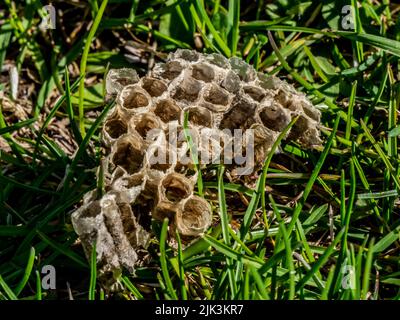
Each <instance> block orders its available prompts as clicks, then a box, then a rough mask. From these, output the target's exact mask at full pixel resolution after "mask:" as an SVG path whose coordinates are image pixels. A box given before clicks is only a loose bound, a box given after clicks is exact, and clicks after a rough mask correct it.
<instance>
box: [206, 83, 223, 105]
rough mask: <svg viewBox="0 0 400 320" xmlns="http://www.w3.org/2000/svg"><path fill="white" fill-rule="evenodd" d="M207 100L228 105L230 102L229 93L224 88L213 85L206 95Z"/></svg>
mask: <svg viewBox="0 0 400 320" xmlns="http://www.w3.org/2000/svg"><path fill="white" fill-rule="evenodd" d="M204 99H205V100H206V101H207V102H210V103H212V104H220V105H223V106H226V105H227V104H228V103H229V94H228V92H226V91H225V90H224V89H222V88H220V87H218V86H216V85H213V86H211V88H210V89H209V90H208V91H207V93H206V94H205V96H204Z"/></svg>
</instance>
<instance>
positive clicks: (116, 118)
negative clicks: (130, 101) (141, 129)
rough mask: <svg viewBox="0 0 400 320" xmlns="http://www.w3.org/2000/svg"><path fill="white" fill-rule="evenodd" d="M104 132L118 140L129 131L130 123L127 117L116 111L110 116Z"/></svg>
mask: <svg viewBox="0 0 400 320" xmlns="http://www.w3.org/2000/svg"><path fill="white" fill-rule="evenodd" d="M103 128H104V132H105V133H107V134H108V135H109V136H110V138H112V139H117V138H119V137H120V136H122V135H123V134H125V133H126V132H127V131H128V122H127V119H126V117H123V115H122V114H121V113H120V112H119V111H118V110H116V111H115V112H114V114H112V115H110V116H109V117H108V118H107V120H106V121H105V123H104V127H103Z"/></svg>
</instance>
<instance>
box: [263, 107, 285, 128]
mask: <svg viewBox="0 0 400 320" xmlns="http://www.w3.org/2000/svg"><path fill="white" fill-rule="evenodd" d="M260 119H261V121H262V123H263V124H264V125H265V126H266V127H267V128H269V129H271V130H274V131H282V130H284V129H285V128H286V126H287V125H288V124H289V122H290V119H289V117H288V116H287V115H286V114H285V112H284V111H283V109H282V108H280V107H278V106H277V105H272V106H270V107H268V108H264V109H263V110H261V111H260Z"/></svg>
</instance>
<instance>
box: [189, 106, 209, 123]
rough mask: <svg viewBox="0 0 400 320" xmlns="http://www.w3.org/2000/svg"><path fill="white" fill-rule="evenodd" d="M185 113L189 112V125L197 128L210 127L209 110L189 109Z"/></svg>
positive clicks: (200, 108)
mask: <svg viewBox="0 0 400 320" xmlns="http://www.w3.org/2000/svg"><path fill="white" fill-rule="evenodd" d="M187 112H189V116H188V117H189V121H190V123H192V124H194V125H197V126H203V127H211V125H212V114H211V112H210V110H208V109H206V108H202V107H191V108H188V109H187Z"/></svg>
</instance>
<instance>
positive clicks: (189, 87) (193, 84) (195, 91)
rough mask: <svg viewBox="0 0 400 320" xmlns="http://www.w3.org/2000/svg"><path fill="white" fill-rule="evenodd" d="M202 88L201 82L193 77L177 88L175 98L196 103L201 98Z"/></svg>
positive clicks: (182, 82)
mask: <svg viewBox="0 0 400 320" xmlns="http://www.w3.org/2000/svg"><path fill="white" fill-rule="evenodd" d="M201 87H202V85H201V82H199V81H197V80H195V79H193V78H192V77H186V78H184V79H183V80H182V81H181V83H180V84H179V85H178V86H177V88H176V91H175V94H174V98H175V99H178V100H187V101H195V100H197V97H198V96H199V92H200V90H201Z"/></svg>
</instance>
